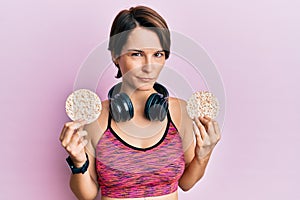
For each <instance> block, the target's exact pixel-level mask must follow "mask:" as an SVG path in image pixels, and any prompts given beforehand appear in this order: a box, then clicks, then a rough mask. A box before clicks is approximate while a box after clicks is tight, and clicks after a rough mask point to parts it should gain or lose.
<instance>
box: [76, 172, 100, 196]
mask: <svg viewBox="0 0 300 200" xmlns="http://www.w3.org/2000/svg"><path fill="white" fill-rule="evenodd" d="M70 187H71V190H72V191H73V193H74V194H75V196H76V197H77V198H78V199H79V200H93V199H95V198H96V196H97V194H98V186H97V185H96V183H95V182H94V180H93V179H92V178H91V176H90V174H89V171H86V172H85V173H84V174H72V175H71V178H70Z"/></svg>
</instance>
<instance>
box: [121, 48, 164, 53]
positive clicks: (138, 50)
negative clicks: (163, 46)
mask: <svg viewBox="0 0 300 200" xmlns="http://www.w3.org/2000/svg"><path fill="white" fill-rule="evenodd" d="M127 51H137V52H139V53H142V52H144V51H143V50H140V49H127ZM156 52H164V50H157V51H156Z"/></svg>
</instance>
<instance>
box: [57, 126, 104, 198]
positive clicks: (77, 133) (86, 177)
mask: <svg viewBox="0 0 300 200" xmlns="http://www.w3.org/2000/svg"><path fill="white" fill-rule="evenodd" d="M83 126H84V122H82V121H81V122H78V121H76V122H68V123H66V124H65V126H64V128H63V130H62V132H61V136H60V141H61V144H62V146H63V147H64V148H65V149H66V151H67V152H68V154H69V155H70V157H71V159H72V161H73V163H74V165H75V167H81V166H83V164H84V163H85V162H86V155H85V153H86V152H87V153H88V151H87V150H86V148H85V146H86V145H87V143H88V141H87V140H86V139H84V136H86V135H87V131H84V130H83ZM88 157H89V162H90V164H89V167H88V170H87V171H86V172H85V173H84V174H81V173H80V174H72V175H71V178H70V187H71V190H72V191H73V193H74V194H75V196H76V197H77V198H78V199H79V200H90V199H91V200H92V199H95V198H96V196H97V194H98V186H97V184H96V182H95V181H94V180H93V177H95V176H96V175H95V174H96V171H95V166H94V165H95V159H94V157H93V155H91V154H90V153H88Z"/></svg>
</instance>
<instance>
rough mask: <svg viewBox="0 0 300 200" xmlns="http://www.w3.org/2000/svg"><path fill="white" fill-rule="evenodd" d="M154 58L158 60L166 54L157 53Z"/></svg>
mask: <svg viewBox="0 0 300 200" xmlns="http://www.w3.org/2000/svg"><path fill="white" fill-rule="evenodd" d="M154 56H155V57H157V58H160V57H162V56H164V54H163V52H156V53H155V54H154Z"/></svg>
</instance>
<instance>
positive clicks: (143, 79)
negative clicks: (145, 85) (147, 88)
mask: <svg viewBox="0 0 300 200" xmlns="http://www.w3.org/2000/svg"><path fill="white" fill-rule="evenodd" d="M137 78H138V79H139V80H141V81H143V82H151V81H154V80H155V79H154V78H148V77H137Z"/></svg>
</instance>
